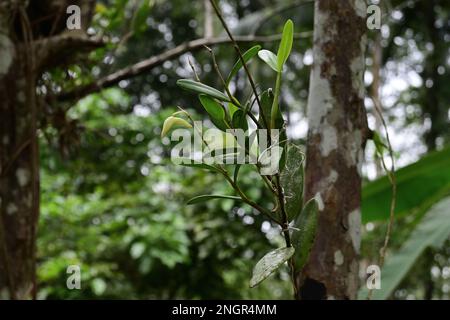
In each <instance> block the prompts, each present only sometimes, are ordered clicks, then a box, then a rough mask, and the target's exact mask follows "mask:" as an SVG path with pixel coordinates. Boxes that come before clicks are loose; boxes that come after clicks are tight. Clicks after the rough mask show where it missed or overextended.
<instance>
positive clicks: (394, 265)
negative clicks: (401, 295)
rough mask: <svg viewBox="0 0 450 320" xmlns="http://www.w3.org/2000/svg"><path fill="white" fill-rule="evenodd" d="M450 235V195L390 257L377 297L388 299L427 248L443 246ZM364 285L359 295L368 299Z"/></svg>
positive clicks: (382, 274)
mask: <svg viewBox="0 0 450 320" xmlns="http://www.w3.org/2000/svg"><path fill="white" fill-rule="evenodd" d="M449 236H450V197H446V198H444V199H442V200H441V201H439V202H438V203H437V204H435V205H434V206H433V207H432V208H431V209H430V210H429V211H428V212H427V213H426V215H425V216H424V217H423V218H422V221H421V222H420V224H418V225H417V227H416V229H414V231H413V232H412V233H411V235H410V236H409V238H408V240H407V241H406V242H405V243H404V244H403V246H402V247H401V249H400V250H399V251H398V252H396V253H394V254H393V255H391V256H388V257H387V259H386V264H385V266H384V268H383V269H382V270H381V288H380V289H379V290H373V299H378V300H383V299H388V298H389V297H390V296H391V294H392V293H393V292H394V290H395V288H397V286H398V285H399V284H400V282H401V281H402V279H403V278H404V277H405V276H406V275H407V274H408V272H409V271H410V270H411V268H412V267H413V266H414V264H415V263H416V261H417V259H418V258H419V257H420V256H421V254H422V253H423V252H424V251H425V249H427V248H430V247H431V248H434V249H439V248H441V247H442V246H443V244H444V243H445V241H446V240H447V239H448V237H449ZM367 293H368V290H367V288H366V286H365V285H364V286H363V287H362V289H361V290H360V292H359V298H360V299H365V298H366V297H367Z"/></svg>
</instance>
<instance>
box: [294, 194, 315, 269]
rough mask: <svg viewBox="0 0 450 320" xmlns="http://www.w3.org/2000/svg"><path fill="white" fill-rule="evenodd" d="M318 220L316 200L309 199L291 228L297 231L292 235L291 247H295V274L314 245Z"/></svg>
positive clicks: (302, 265)
mask: <svg viewBox="0 0 450 320" xmlns="http://www.w3.org/2000/svg"><path fill="white" fill-rule="evenodd" d="M318 219H319V208H318V205H317V201H316V199H314V198H313V199H310V200H309V201H308V202H307V203H306V204H305V206H304V207H303V210H302V212H301V213H300V215H299V216H298V217H297V219H295V222H294V225H293V227H294V228H296V229H298V230H295V229H294V231H293V233H292V237H291V239H292V245H293V246H294V247H295V255H294V264H295V270H296V272H299V271H301V269H302V268H303V267H304V266H305V263H306V262H307V261H308V257H309V254H310V252H311V249H312V246H313V244H314V238H315V236H316V229H317V224H318Z"/></svg>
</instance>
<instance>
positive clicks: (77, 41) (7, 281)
mask: <svg viewBox="0 0 450 320" xmlns="http://www.w3.org/2000/svg"><path fill="white" fill-rule="evenodd" d="M69 4H77V5H79V6H80V7H81V10H82V11H81V12H82V17H84V18H82V19H83V20H82V24H83V28H82V29H83V30H86V26H87V24H88V23H89V21H90V15H91V14H92V12H93V11H92V8H93V5H94V4H95V3H94V1H93V0H75V1H69V0H63V1H61V0H43V1H39V2H37V1H36V2H19V1H12V0H10V1H2V2H1V3H0V299H2V298H11V299H28V298H35V297H36V279H35V277H36V272H35V271H36V270H35V268H36V232H37V224H38V217H39V147H38V135H37V132H38V123H39V119H40V118H42V117H43V115H42V114H41V113H38V100H37V98H38V97H37V96H36V81H37V79H38V77H39V76H40V74H41V73H42V71H43V70H46V69H47V68H49V67H50V66H55V64H57V62H58V61H68V59H69V57H72V55H73V53H74V52H76V51H79V50H80V49H81V50H83V49H91V48H95V47H98V46H99V42H98V41H91V40H90V39H88V38H87V37H86V35H85V34H84V33H83V32H82V31H81V32H79V31H78V32H66V28H65V27H66V22H65V18H64V17H65V10H66V8H67V6H68V5H69ZM27 6H28V7H27ZM32 22H34V24H33V27H32Z"/></svg>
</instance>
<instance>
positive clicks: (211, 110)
mask: <svg viewBox="0 0 450 320" xmlns="http://www.w3.org/2000/svg"><path fill="white" fill-rule="evenodd" d="M199 99H200V103H201V104H202V105H203V107H204V108H205V110H206V112H208V114H209V116H210V117H211V121H212V122H213V123H214V125H215V126H216V127H217V128H219V129H220V130H222V131H226V130H227V129H229V126H228V125H227V122H226V121H225V109H224V108H223V107H222V105H221V104H220V103H218V102H217V101H216V100H214V99H212V98H210V97H208V96H207V95H204V94H201V95H200V96H199Z"/></svg>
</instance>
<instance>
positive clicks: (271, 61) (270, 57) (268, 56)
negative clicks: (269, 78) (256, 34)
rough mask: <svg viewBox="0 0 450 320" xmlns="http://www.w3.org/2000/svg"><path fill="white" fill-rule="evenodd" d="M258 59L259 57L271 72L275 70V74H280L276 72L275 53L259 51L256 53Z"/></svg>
mask: <svg viewBox="0 0 450 320" xmlns="http://www.w3.org/2000/svg"><path fill="white" fill-rule="evenodd" d="M258 57H260V59H261V60H262V61H264V62H265V63H267V64H268V65H269V67H271V68H272V69H273V70H275V71H276V72H280V71H279V70H278V65H277V56H276V54H275V53H273V52H272V51H269V50H261V51H259V52H258Z"/></svg>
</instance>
